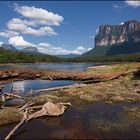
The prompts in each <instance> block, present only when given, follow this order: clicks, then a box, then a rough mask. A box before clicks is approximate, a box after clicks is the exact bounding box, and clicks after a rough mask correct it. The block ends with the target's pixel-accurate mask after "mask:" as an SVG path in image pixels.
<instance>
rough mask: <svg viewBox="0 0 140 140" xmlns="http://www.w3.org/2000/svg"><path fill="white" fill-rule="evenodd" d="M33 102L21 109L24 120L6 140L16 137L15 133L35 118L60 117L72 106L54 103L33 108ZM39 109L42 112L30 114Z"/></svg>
mask: <svg viewBox="0 0 140 140" xmlns="http://www.w3.org/2000/svg"><path fill="white" fill-rule="evenodd" d="M33 104H34V103H33V102H31V101H30V102H28V103H27V104H25V105H24V106H23V107H21V108H20V109H19V111H24V110H25V112H24V113H23V118H22V120H21V121H20V123H19V124H17V125H16V126H15V127H14V129H12V130H11V132H10V133H9V134H8V136H7V137H6V138H5V140H8V139H10V138H11V136H12V135H14V133H15V132H16V130H17V129H18V128H19V127H20V126H21V125H22V124H23V123H24V122H27V121H29V120H31V119H33V118H38V117H42V116H60V115H62V114H63V113H64V111H65V109H66V108H67V106H69V105H71V103H56V104H54V103H52V102H47V103H45V104H44V105H43V106H40V105H39V106H35V107H34V106H33V107H30V106H31V105H33ZM36 108H37V109H39V108H41V110H39V111H36V112H35V113H33V114H28V113H29V112H30V110H32V109H36Z"/></svg>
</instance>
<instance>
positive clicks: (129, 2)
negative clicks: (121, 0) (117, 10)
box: [125, 0, 140, 8]
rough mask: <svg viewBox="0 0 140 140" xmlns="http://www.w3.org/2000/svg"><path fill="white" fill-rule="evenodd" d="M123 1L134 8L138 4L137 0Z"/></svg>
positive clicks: (139, 4) (139, 3)
mask: <svg viewBox="0 0 140 140" xmlns="http://www.w3.org/2000/svg"><path fill="white" fill-rule="evenodd" d="M125 3H126V4H127V5H129V6H132V7H134V8H135V7H138V6H140V1H139V0H126V1H125Z"/></svg>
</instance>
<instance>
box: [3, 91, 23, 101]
mask: <svg viewBox="0 0 140 140" xmlns="http://www.w3.org/2000/svg"><path fill="white" fill-rule="evenodd" d="M3 95H5V96H9V97H13V98H14V97H15V98H20V99H23V97H21V96H19V95H17V94H14V93H7V92H5V93H4V94H3Z"/></svg>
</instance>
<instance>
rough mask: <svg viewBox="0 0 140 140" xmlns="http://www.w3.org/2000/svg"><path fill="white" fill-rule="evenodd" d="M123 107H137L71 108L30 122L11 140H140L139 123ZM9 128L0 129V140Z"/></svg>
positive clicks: (92, 106)
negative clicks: (53, 115) (62, 112)
mask: <svg viewBox="0 0 140 140" xmlns="http://www.w3.org/2000/svg"><path fill="white" fill-rule="evenodd" d="M126 106H139V104H131V103H121V104H114V105H108V104H105V103H95V104H90V105H86V106H83V107H82V109H80V110H77V109H75V108H73V107H71V108H69V109H68V110H67V111H66V112H65V113H64V115H62V116H59V117H43V118H38V119H35V120H32V121H31V122H29V123H28V124H26V126H25V127H24V128H22V129H21V130H20V131H19V132H17V133H16V135H14V137H13V138H14V139H139V138H140V133H139V132H140V123H139V122H140V120H136V119H132V118H129V116H127V114H125V112H123V108H124V107H126ZM12 127H14V124H13V125H12ZM12 127H11V125H8V126H5V127H0V138H4V136H6V135H7V133H8V132H9V131H10V130H11V128H12Z"/></svg>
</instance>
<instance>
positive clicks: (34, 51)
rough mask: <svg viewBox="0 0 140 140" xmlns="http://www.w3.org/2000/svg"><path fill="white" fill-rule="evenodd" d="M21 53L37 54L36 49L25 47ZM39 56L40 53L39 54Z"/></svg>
mask: <svg viewBox="0 0 140 140" xmlns="http://www.w3.org/2000/svg"><path fill="white" fill-rule="evenodd" d="M22 51H23V52H28V53H33V54H38V53H39V52H38V49H37V48H36V47H26V48H24V49H22ZM40 54H41V53H40Z"/></svg>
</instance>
